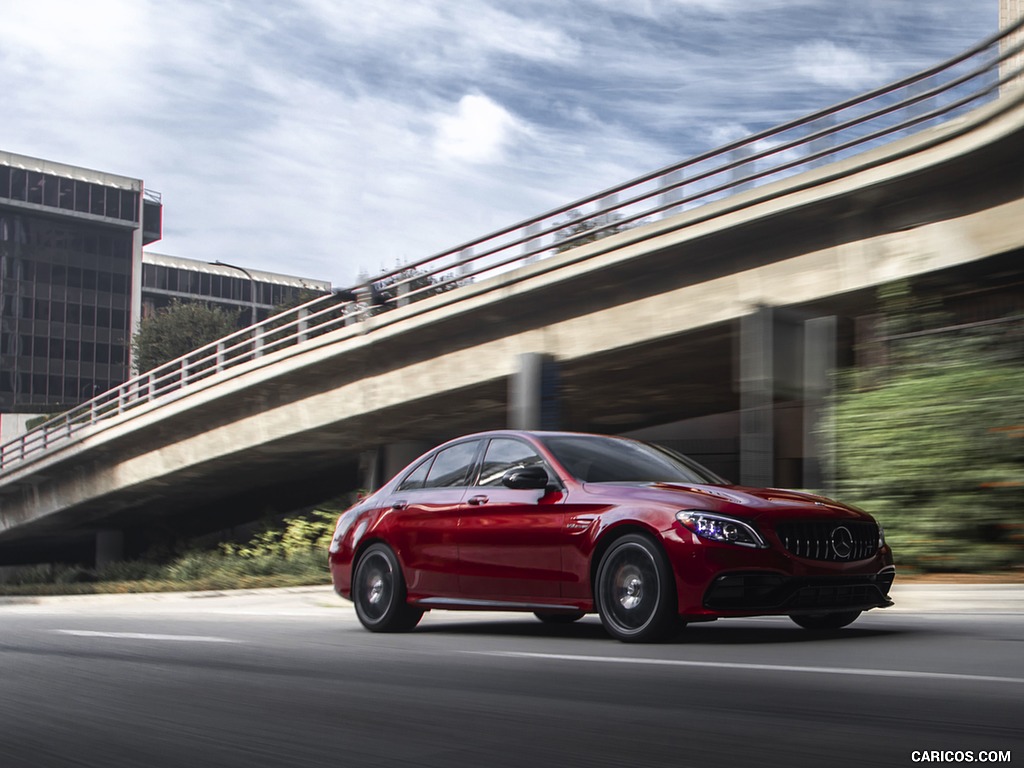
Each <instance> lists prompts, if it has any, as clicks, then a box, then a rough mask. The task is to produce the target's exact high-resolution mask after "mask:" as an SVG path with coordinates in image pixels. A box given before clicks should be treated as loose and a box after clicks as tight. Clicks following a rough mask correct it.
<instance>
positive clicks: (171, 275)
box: [142, 262, 329, 326]
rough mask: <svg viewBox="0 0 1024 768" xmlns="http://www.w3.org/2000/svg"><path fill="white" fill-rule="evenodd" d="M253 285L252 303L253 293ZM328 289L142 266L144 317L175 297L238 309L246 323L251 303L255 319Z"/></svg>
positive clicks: (169, 302)
mask: <svg viewBox="0 0 1024 768" xmlns="http://www.w3.org/2000/svg"><path fill="white" fill-rule="evenodd" d="M199 264H200V262H197V267H198V265H199ZM254 286H255V289H256V300H255V302H254V301H253V295H252V294H253V287H254ZM328 292H329V291H327V290H326V289H317V288H310V287H306V286H301V285H283V284H281V283H272V282H265V281H263V280H255V281H253V280H250V279H249V278H247V277H244V276H242V275H239V276H238V277H233V276H232V277H229V276H227V275H219V274H212V273H210V272H206V271H200V270H199V269H195V270H192V269H186V268H184V267H170V266H166V265H164V264H152V263H148V264H147V263H143V265H142V301H143V315H144V316H147V315H149V314H150V313H152V312H155V311H156V310H158V309H163V308H164V307H167V306H170V304H171V302H172V301H174V300H178V301H204V302H207V303H209V304H212V305H214V306H219V307H221V308H224V309H230V310H238V311H239V324H240V325H241V326H246V325H250V324H251V323H252V322H253V320H252V311H253V304H255V308H256V312H257V315H256V319H257V321H258V320H265V319H266V318H268V317H270V315H271V314H273V313H274V310H275V308H276V307H280V306H283V305H293V304H297V303H299V302H300V301H304V300H308V298H312V296H313V295H315V294H319V293H328Z"/></svg>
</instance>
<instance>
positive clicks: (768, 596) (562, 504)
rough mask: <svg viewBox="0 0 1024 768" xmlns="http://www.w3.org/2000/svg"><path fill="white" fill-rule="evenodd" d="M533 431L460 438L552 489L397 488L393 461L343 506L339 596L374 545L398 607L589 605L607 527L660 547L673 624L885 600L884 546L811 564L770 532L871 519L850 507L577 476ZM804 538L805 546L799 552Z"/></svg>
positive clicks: (795, 541) (887, 554) (817, 554)
mask: <svg viewBox="0 0 1024 768" xmlns="http://www.w3.org/2000/svg"><path fill="white" fill-rule="evenodd" d="M542 436H543V435H539V434H537V433H529V432H509V431H500V432H494V433H484V434H482V435H474V436H470V437H469V438H461V439H463V440H464V439H477V440H484V441H486V440H488V439H492V438H495V437H505V438H507V437H513V438H515V439H518V440H521V441H523V442H526V443H529V444H530V446H532V447H533V448H534V449H535V450H536V452H537V453H538V454H539V455H540V456H541V457H542V458H543V459H544V462H545V463H546V464H547V465H548V467H549V470H553V472H554V474H556V475H557V478H558V481H559V485H560V488H558V489H557V490H552V489H549V490H546V491H541V490H517V489H511V488H506V487H504V486H488V487H486V488H483V487H464V488H452V489H447V488H442V489H423V490H412V491H398V490H397V488H398V486H399V484H400V481H401V480H402V478H403V477H405V476H406V474H407V472H408V471H409V468H406V470H403V471H402V472H400V473H399V474H398V475H397V476H396V477H395V479H393V480H392V481H391V482H389V483H388V484H387V485H385V486H384V487H383V488H381V489H380V490H379V491H377V492H376V493H374V494H373V495H372V496H370V497H369V498H367V499H364V500H362V501H361V502H359V503H358V504H357V505H356V506H354V507H352V508H351V509H349V510H348V511H346V512H345V513H343V514H342V515H341V517H340V519H339V521H338V527H337V530H336V533H335V538H334V541H333V543H332V545H331V553H330V567H331V575H332V579H333V583H334V587H335V589H336V591H337V592H338V594H340V595H341V596H343V597H346V598H349V599H351V589H352V573H353V567H354V565H355V562H356V560H357V559H358V555H359V553H360V552H361V551H362V550H363V549H364V548H365V547H367V546H368V545H369V544H371V543H373V542H377V541H380V542H384V543H386V544H387V545H388V546H390V547H391V548H392V549H393V550H394V552H395V554H396V555H397V558H398V561H399V563H400V565H401V569H402V573H403V575H404V577H405V581H406V585H407V600H408V602H409V603H410V604H414V605H418V606H420V607H423V608H435V607H438V608H441V607H443V608H456V609H458V608H481V607H485V608H487V609H494V610H502V609H507V610H534V609H539V608H543V607H545V606H548V607H552V608H561V609H565V610H569V609H576V610H579V611H586V612H591V611H593V610H594V609H595V608H594V594H593V578H594V573H595V568H596V565H597V562H598V560H599V558H600V554H601V553H602V552H603V551H604V549H605V548H606V546H607V545H608V543H609V542H610V541H612V540H614V538H615V537H616V536H618V535H619V534H622V533H625V532H634V531H640V532H645V533H647V534H649V535H650V536H652V537H653V538H654V539H656V540H657V541H658V543H659V544H660V546H661V547H662V548H663V550H664V552H665V554H666V555H667V557H668V560H669V562H670V564H671V567H672V571H673V573H674V574H675V587H676V596H677V600H678V612H679V614H680V616H682V617H684V618H686V619H690V620H704V619H709V618H717V617H725V616H749V615H763V614H792V613H798V612H800V611H802V610H807V609H806V607H805V603H804V602H803V598H804V597H806V595H807V594H809V593H813V596H814V599H815V600H818V601H819V603H821V601H825V603H822V604H827V601H828V600H829V599H831V598H830V596H832V595H834V596H835V599H836V600H840V599H842V600H845V601H846V603H845V604H850V605H853V604H855V603H856V600H857V599H858V598H857V597H856V596H853V597H851V595H850V594H845V593H844V592H843V590H847V591H848V590H862V591H863V590H865V589H866V590H867V591H868V592H870V588H871V587H872V586H873V585H877V591H878V593H879V599H877V600H876V599H875V598H874V596H873V593H872V596H871V600H870V601H868V602H871V601H873V602H874V604H865V605H863V606H859V604H858V606H859V607H863V608H870V607H882V606H884V605H887V604H889V601H888V600H887V598H886V595H887V594H888V589H889V586H890V585H891V583H892V578H893V575H894V569H893V567H892V565H893V560H892V552H891V550H890V549H889V547H888V546H887V545H884V544H883V545H882V546H876V547H867V545H866V544H865V545H863V546H864V550H863V554H864V556H861V557H857V558H856V559H852V558H851V559H838V560H835V559H833V560H826V559H821V558H822V554H823V553H822V552H821V550H820V548H821V547H822V546H823V544H822V542H821V541H820V537H819V540H818V541H816V542H811V543H809V544H807V543H805V542H803V541H801V540H800V538H799V535H796V534H790V533H785V532H782V530H781V529H782V528H785V526H787V525H789V526H790V529H789V530H791V531H797V534H799V532H800V531H802V530H812V529H814V528H813V527H814V525H815V524H816V523H817V522H820V523H821V524H822V525H826V526H835V527H836V528H838V527H843V528H844V529H845V528H851V527H855V526H858V525H861V526H862V528H863V529H864V530H868V527H867V526H869V525H870V526H874V525H875V523H874V520H873V519H872V518H871V517H870V516H869V515H867V514H866V513H864V512H862V511H860V510H857V509H855V508H852V507H849V506H846V505H843V504H840V503H838V502H835V501H832V500H830V499H825V498H822V497H818V496H814V495H811V494H806V493H799V492H795V491H786V490H780V489H756V488H744V487H739V486H732V485H706V484H696V483H694V484H690V483H653V484H618V483H588V482H581V481H579V480H577V479H576V478H575V477H574V476H573V475H572V474H571V473H570V472H569V471H568V470H567V469H566V468H565V467H563V466H562V465H561V464H560V463H559V462H558V460H557V459H556V458H555V456H554V455H553V454H552V453H551V452H550V451H549V450H548V449H547V448H546V446H545V444H544V442H543V440H542V439H541V438H542ZM453 442H456V441H453ZM443 447H444V446H441V447H439V448H438V449H435V451H438V450H440V448H443ZM418 462H419V460H417V462H414V463H413V464H411V465H410V468H411V467H413V466H415V465H416V464H417V463H418ZM680 510H701V511H705V512H709V513H718V514H722V515H728V516H732V517H735V518H737V519H741V520H743V521H746V522H748V523H749V524H751V525H752V526H753V527H754V528H755V529H756V530H757V531H758V532H759V533H760V534H761V536H762V538H763V540H764V542H765V544H766V546H765V547H763V548H755V547H750V546H738V545H736V544H733V543H727V542H720V541H711V540H708V539H706V538H701V537H700V536H698V535H697V533H695V532H694V531H692V530H690V529H689V528H687V527H686V526H684V525H683V523H681V522H680V521H679V520H678V519H677V518H676V513H677V512H679V511H680ZM793 526H797V527H796V528H794V527H793ZM799 526H805V528H803V529H801V528H799ZM807 526H810V528H807ZM794 536H795V538H794ZM787 537H789V540H788V541H787ZM862 538H863V537H862ZM815 546H816V547H818V550H817V551H814V550H813V549H807V547H815ZM802 548H803V549H802ZM794 550H796V551H794ZM869 550H870V551H869ZM826 554H827V553H826ZM716 585H718V586H717V587H716ZM716 589H718V591H717V592H716V591H715V590H716ZM857 594H858V595H859V594H861V593H860V592H858V593H857ZM759 600H760V601H761V602H758V601H759ZM773 600H782V601H783V602H781V603H779V604H775V603H773V602H772V601H773ZM819 603H816V605H817V604H819Z"/></svg>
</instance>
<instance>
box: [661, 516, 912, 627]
mask: <svg viewBox="0 0 1024 768" xmlns="http://www.w3.org/2000/svg"><path fill="white" fill-rule="evenodd" d="M663 536H664V538H663V541H664V542H665V545H666V550H667V552H668V554H669V559H670V561H671V562H672V565H673V569H674V570H675V574H676V589H677V596H678V600H679V607H678V609H679V614H680V615H681V616H689V617H691V618H692V619H693V620H697V619H699V618H705V619H708V618H718V617H727V616H757V615H773V614H774V615H780V614H781V615H786V614H797V613H828V612H834V611H852V610H867V609H870V608H884V607H888V606H890V605H892V601H891V600H890V599H889V589H890V587H891V586H892V582H893V578H894V576H895V572H896V571H895V568H894V567H893V561H892V550H890V549H889V547H888V546H883V547H881V548H879V549H877V550H875V552H874V553H873V554H872V556H870V557H867V558H864V559H862V560H855V561H842V562H836V561H823V560H812V559H809V558H806V557H800V556H797V555H796V554H794V553H793V552H789V551H787V550H786V549H784V548H783V547H782V546H779V545H776V546H769V547H765V548H749V547H740V546H735V545H730V544H725V543H718V542H709V541H706V540H703V539H698V538H697V537H696V535H691V534H690V533H689V532H688V531H679V530H678V529H676V530H673V531H669V532H665V533H664V534H663Z"/></svg>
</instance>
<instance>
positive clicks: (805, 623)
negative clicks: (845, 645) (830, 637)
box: [789, 611, 861, 629]
mask: <svg viewBox="0 0 1024 768" xmlns="http://www.w3.org/2000/svg"><path fill="white" fill-rule="evenodd" d="M860 614H861V612H860V611H842V612H840V613H803V614H799V615H796V616H790V617H789V618H791V619H792V620H793V622H794V623H795V624H797V625H798V626H801V627H803V628H804V629H842V628H843V627H845V626H848V625H850V624H853V622H855V621H856V620H857V617H858V616H860Z"/></svg>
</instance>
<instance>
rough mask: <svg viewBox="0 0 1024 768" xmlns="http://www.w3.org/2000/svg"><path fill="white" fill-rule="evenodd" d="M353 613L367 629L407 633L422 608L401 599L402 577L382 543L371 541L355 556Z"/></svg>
mask: <svg viewBox="0 0 1024 768" xmlns="http://www.w3.org/2000/svg"><path fill="white" fill-rule="evenodd" d="M352 601H353V602H354V603H355V604H356V616H358V617H359V621H360V623H361V624H362V625H363V626H364V627H366V628H367V629H368V630H370V631H371V632H408V631H409V630H410V629H412V628H413V627H415V626H416V625H417V624H418V623H419V620H420V619H421V618H423V611H421V610H420V609H418V608H413V607H412V606H410V605H408V604H407V603H406V602H405V579H404V578H403V577H402V569H401V568H400V567H399V565H398V558H397V557H395V553H394V552H392V551H391V548H390V547H388V546H387V545H386V544H373V545H372V546H370V547H369V548H367V550H366V551H365V552H363V554H362V555H361V556H360V558H359V562H358V563H357V564H356V570H355V574H354V576H353V577H352Z"/></svg>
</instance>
